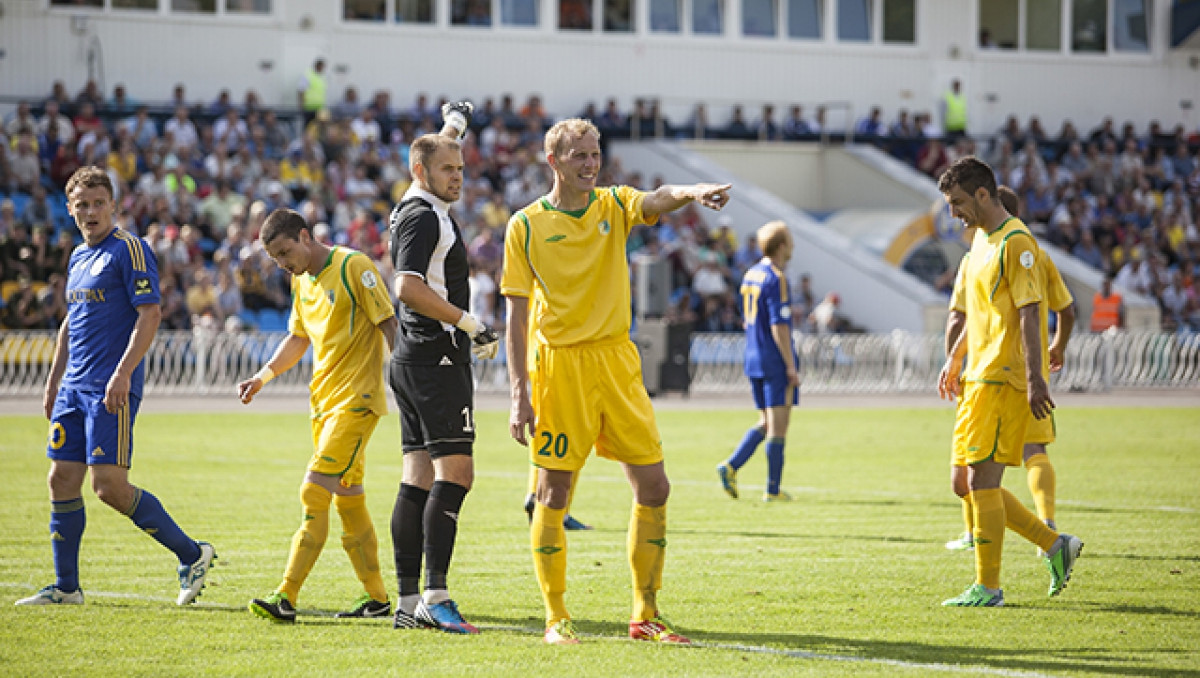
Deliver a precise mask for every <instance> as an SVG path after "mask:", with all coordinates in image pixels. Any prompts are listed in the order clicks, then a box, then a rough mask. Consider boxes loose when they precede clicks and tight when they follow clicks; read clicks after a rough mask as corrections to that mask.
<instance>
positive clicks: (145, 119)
mask: <svg viewBox="0 0 1200 678" xmlns="http://www.w3.org/2000/svg"><path fill="white" fill-rule="evenodd" d="M119 126H120V127H121V128H124V129H125V130H126V131H127V132H128V133H129V138H130V139H133V144H134V145H135V146H137V148H138V149H139V150H140V151H142V152H143V153H144V152H146V151H147V150H149V148H150V145H151V144H153V143H154V142H155V141H156V140H157V139H158V125H157V124H156V123H155V122H154V119H153V118H151V117H150V108H149V107H148V106H146V105H145V104H139V105H138V107H137V109H135V111H134V114H133V115H132V116H130V117H128V118H125V119H124V120H122V121H121V123H120V125H119Z"/></svg>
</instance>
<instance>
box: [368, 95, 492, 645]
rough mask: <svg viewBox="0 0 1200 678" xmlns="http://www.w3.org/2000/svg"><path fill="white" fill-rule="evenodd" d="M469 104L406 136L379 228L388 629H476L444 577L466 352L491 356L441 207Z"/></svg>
mask: <svg viewBox="0 0 1200 678" xmlns="http://www.w3.org/2000/svg"><path fill="white" fill-rule="evenodd" d="M472 109H473V107H472V105H471V104H470V102H466V101H461V102H454V103H449V104H446V105H445V106H443V107H442V118H443V120H444V123H445V124H444V126H443V128H442V131H441V132H440V133H439V134H426V135H424V136H422V137H419V138H418V139H416V140H414V141H413V142H412V145H411V147H410V149H409V168H410V169H411V171H412V176H413V184H412V186H411V187H410V188H409V189H408V191H407V192H406V193H405V194H404V197H403V198H402V199H401V201H400V204H399V205H397V206H396V207H395V209H393V210H392V215H391V219H390V223H389V230H390V231H391V242H390V247H391V257H392V263H393V265H394V268H395V271H396V280H395V292H396V296H397V298H399V300H400V314H399V315H400V331H399V334H398V336H397V337H396V345H395V351H394V352H393V353H392V362H391V374H390V382H391V387H392V392H393V393H394V394H395V396H396V403H397V405H398V406H399V409H400V424H401V431H402V433H401V448H402V450H403V452H404V476H403V480H402V481H401V483H400V491H399V493H398V495H397V496H396V505H395V508H394V509H393V510H392V549H393V551H394V553H395V557H396V577H397V578H398V579H399V582H400V601H399V603H400V604H399V605H398V606H397V607H396V616H395V621H394V626H395V628H422V627H429V628H437V629H441V630H442V631H446V632H448V633H478V632H479V630H478V629H477V628H475V627H474V626H472V625H471V624H470V623H468V622H467V621H466V620H465V619H463V616H462V614H461V613H460V612H459V610H458V606H457V605H456V604H455V602H454V600H453V599H452V598H451V597H450V594H449V591H448V589H447V583H446V576H447V573H448V571H449V569H450V558H451V556H452V554H453V551H454V541H455V537H456V536H457V532H458V514H459V509H460V508H461V507H462V504H463V499H464V498H465V497H466V496H467V492H468V491H469V490H470V489H471V483H472V481H473V480H474V475H475V470H474V462H473V460H472V458H471V453H472V448H473V446H474V443H475V387H474V380H473V378H472V375H471V356H472V355H474V356H475V358H476V359H481V360H486V359H489V358H493V357H495V355H496V351H497V348H498V347H499V338H498V337H497V335H496V332H495V331H493V330H492V329H491V328H490V327H488V326H487V325H485V324H483V323H482V322H480V321H479V320H478V319H476V318H475V317H474V316H472V315H471V314H470V313H468V312H467V308H468V307H469V302H470V289H469V286H468V282H467V280H468V277H469V267H468V263H467V248H466V245H465V243H464V242H463V238H462V233H461V232H460V231H459V228H458V224H457V223H456V222H455V221H454V218H453V217H451V216H450V211H449V210H450V205H451V204H453V203H454V202H455V201H457V200H458V198H459V196H460V194H461V192H462V186H463V156H462V149H461V147H460V146H459V141H458V140H459V139H460V138H461V137H462V136H463V135H464V134H466V132H467V128H468V125H469V124H470V121H471V112H472ZM422 557H423V558H424V567H425V587H424V590H423V591H422V589H421V588H420V580H421V566H422Z"/></svg>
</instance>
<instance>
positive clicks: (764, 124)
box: [754, 104, 782, 141]
mask: <svg viewBox="0 0 1200 678" xmlns="http://www.w3.org/2000/svg"><path fill="white" fill-rule="evenodd" d="M754 132H755V135H756V136H757V137H758V140H759V141H779V140H780V139H781V138H782V131H781V130H780V128H779V125H777V124H776V123H775V107H774V106H772V105H771V104H763V108H762V117H761V118H759V119H758V122H757V123H756V124H755V126H754Z"/></svg>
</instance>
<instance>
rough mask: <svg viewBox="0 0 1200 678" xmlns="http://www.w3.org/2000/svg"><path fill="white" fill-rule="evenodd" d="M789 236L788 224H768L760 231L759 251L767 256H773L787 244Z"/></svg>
mask: <svg viewBox="0 0 1200 678" xmlns="http://www.w3.org/2000/svg"><path fill="white" fill-rule="evenodd" d="M789 235H790V233H789V232H788V227H787V224H785V223H783V222H782V221H770V222H767V223H766V224H763V226H762V228H759V229H758V249H760V250H762V253H763V254H764V255H765V256H768V257H769V256H772V255H773V254H775V252H776V250H778V249H779V248H780V247H782V246H783V244H784V243H785V242H787V239H788V236H789Z"/></svg>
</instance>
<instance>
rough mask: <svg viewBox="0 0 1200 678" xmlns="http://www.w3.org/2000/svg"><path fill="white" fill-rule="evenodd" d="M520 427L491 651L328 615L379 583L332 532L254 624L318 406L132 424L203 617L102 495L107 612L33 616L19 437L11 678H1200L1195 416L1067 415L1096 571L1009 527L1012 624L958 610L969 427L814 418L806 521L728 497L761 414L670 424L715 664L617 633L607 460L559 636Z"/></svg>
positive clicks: (0, 541)
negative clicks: (318, 554)
mask: <svg viewBox="0 0 1200 678" xmlns="http://www.w3.org/2000/svg"><path fill="white" fill-rule="evenodd" d="M506 418H507V415H506V413H502V412H481V413H479V416H478V427H479V430H480V431H481V432H482V433H481V438H480V442H479V445H478V447H477V450H476V459H477V474H478V475H477V479H476V485H475V489H474V490H473V491H472V493H471V494H470V496H469V497H468V499H467V503H466V505H465V506H464V508H463V511H462V521H461V526H460V532H459V540H458V548H457V550H456V553H455V559H454V567H453V569H452V571H451V578H450V583H451V589H452V592H453V593H454V595H455V597H456V599H457V600H458V602H459V604H460V606H461V609H462V610H463V612H464V614H465V615H466V616H467V618H468V619H469V620H471V621H473V622H475V623H477V624H479V625H480V626H481V627H482V628H483V630H484V633H483V635H481V636H478V637H456V636H449V635H446V634H439V633H434V632H429V631H407V632H405V631H394V630H392V628H391V624H390V621H388V622H385V621H382V620H372V621H340V620H334V619H333V618H332V617H331V616H330V615H331V613H332V612H334V611H337V610H339V609H343V608H345V607H346V606H347V605H348V604H349V603H350V602H351V601H352V600H353V599H354V598H355V596H357V595H358V593H359V592H360V590H361V589H360V586H359V584H358V582H357V580H355V578H354V576H353V572H352V570H351V568H350V565H349V561H348V559H347V558H346V555H345V553H344V552H343V551H342V549H341V547H340V542H339V540H338V538H337V535H338V534H339V523H338V521H337V520H336V519H333V520H332V521H331V522H332V525H331V537H330V540H329V542H328V543H327V544H326V551H325V553H324V554H323V556H322V558H321V559H320V561H319V562H318V563H317V566H316V568H315V569H314V570H313V573H312V575H311V577H310V578H309V580H308V583H307V585H306V587H305V589H304V591H303V594H302V597H301V600H300V609H301V617H300V621H299V623H297V624H296V625H294V626H277V625H272V624H270V623H268V622H265V621H263V620H262V619H259V618H257V617H254V616H252V615H251V614H250V613H249V612H247V611H246V603H247V601H248V600H249V599H250V598H252V597H255V596H261V595H265V594H267V593H269V592H270V591H272V590H273V588H274V587H275V586H276V585H277V584H278V582H279V578H280V576H281V574H282V570H283V566H284V561H285V558H286V555H287V550H288V544H289V541H290V539H291V535H292V533H293V531H294V530H295V529H296V527H297V525H298V524H299V518H300V507H299V499H298V497H297V490H298V486H299V481H300V478H301V476H302V473H303V468H304V465H305V463H306V461H307V459H308V456H309V454H310V440H309V429H308V424H307V418H306V416H305V415H304V414H302V413H297V414H295V415H269V414H253V413H250V414H219V415H218V414H196V415H163V414H159V415H145V416H143V417H142V418H141V419H140V420H139V421H138V423H137V429H136V445H135V454H134V470H133V473H132V479H133V481H134V482H135V483H136V484H138V485H140V486H144V487H145V488H147V489H149V490H151V491H153V492H154V493H155V494H156V495H157V496H158V497H159V498H160V499H161V500H162V502H163V504H164V505H165V506H166V507H167V509H168V510H169V511H170V512H171V513H172V515H174V517H175V518H176V519H177V520H178V521H179V523H180V524H181V525H182V526H183V527H184V529H185V530H186V531H188V532H189V534H191V535H192V536H193V537H196V538H200V539H205V540H209V541H211V542H212V543H213V544H215V546H216V548H217V551H218V553H219V555H220V559H219V560H218V567H217V568H216V569H215V570H214V571H213V574H212V575H211V578H210V583H209V586H208V588H207V589H206V590H205V592H204V595H203V596H202V597H201V598H200V601H199V604H198V605H196V606H194V607H191V608H187V609H180V608H177V607H175V605H174V598H175V594H176V592H177V582H176V580H175V577H174V570H175V562H174V560H173V558H172V557H171V555H170V554H168V553H166V552H165V551H164V550H163V549H161V548H160V547H159V546H158V545H157V544H156V543H155V542H154V541H153V540H151V539H150V538H148V537H146V536H144V535H142V534H139V533H138V531H137V530H136V529H135V528H134V527H133V526H132V525H131V524H130V523H129V521H128V520H127V519H126V518H124V517H122V516H120V515H118V514H116V513H115V512H113V511H111V510H109V509H107V508H106V507H104V506H103V505H102V504H101V503H100V502H99V501H98V500H97V499H96V498H95V496H94V495H93V494H92V493H91V491H90V490H85V492H84V496H85V500H86V501H87V507H88V528H87V532H86V534H85V536H84V542H83V552H82V562H81V578H82V583H83V587H84V590H85V592H86V594H87V596H88V597H87V605H85V606H83V607H65V608H33V607H21V608H18V607H14V606H13V605H12V604H11V601H12V600H15V599H17V598H19V597H23V596H26V595H29V594H31V593H32V592H34V591H35V590H36V589H37V588H39V587H41V586H43V585H45V584H47V583H50V582H52V581H53V567H52V561H51V556H50V548H49V543H48V539H47V535H46V522H47V514H48V511H47V509H48V508H49V507H48V504H47V496H46V488H45V483H44V478H45V473H46V470H47V468H48V462H47V460H46V459H45V457H44V455H43V452H42V449H43V447H44V436H45V430H46V426H45V422H44V420H41V419H40V418H36V417H0V431H2V434H0V459H3V473H0V496H2V497H3V498H4V501H3V502H0V599H2V600H0V674H3V675H14V676H39V675H85V674H86V675H113V676H135V675H187V674H195V675H210V676H227V675H335V674H342V673H344V674H347V675H401V674H403V675H455V676H457V675H481V676H482V675H520V676H534V675H543V676H568V675H594V676H618V675H630V676H700V675H706V676H731V675H756V676H774V675H780V676H782V675H787V676H792V675H830V674H852V675H881V676H882V675H895V674H897V673H900V674H906V675H925V674H929V673H931V672H933V671H935V670H946V669H947V668H948V669H949V670H951V671H952V672H961V673H971V674H973V673H977V672H993V673H995V672H999V673H1001V674H1003V675H1027V674H1067V675H1107V676H1143V675H1162V676H1200V499H1198V498H1197V495H1196V488H1197V481H1198V480H1200V411H1197V410H1196V409H1150V408H1141V409H1080V410H1074V411H1071V410H1067V411H1063V412H1061V413H1060V414H1059V417H1058V418H1059V432H1060V442H1059V443H1058V444H1056V445H1054V446H1053V447H1052V448H1051V458H1052V459H1053V460H1054V462H1055V465H1056V467H1057V471H1058V496H1059V499H1060V503H1059V511H1058V523H1059V525H1060V526H1062V527H1063V528H1064V529H1065V530H1068V531H1071V532H1073V533H1075V534H1078V535H1079V536H1080V537H1082V538H1083V540H1084V541H1085V542H1086V547H1085V548H1084V551H1083V557H1082V558H1081V560H1080V563H1079V567H1078V569H1077V570H1076V574H1075V577H1074V578H1073V580H1072V582H1071V584H1070V586H1069V587H1068V588H1067V590H1066V591H1065V592H1064V593H1063V594H1062V595H1061V596H1060V597H1058V598H1055V599H1052V600H1050V599H1047V598H1046V587H1047V584H1048V575H1047V574H1046V572H1045V569H1044V567H1043V565H1042V563H1041V562H1040V561H1039V560H1037V559H1036V558H1035V557H1034V547H1033V546H1031V545H1029V544H1027V543H1025V542H1024V541H1022V540H1021V539H1020V538H1019V537H1017V536H1016V535H1015V534H1013V533H1011V532H1010V533H1009V535H1008V537H1007V539H1006V542H1005V543H1006V546H1007V547H1008V548H1006V552H1005V559H1004V572H1003V576H1004V590H1005V596H1006V600H1007V602H1008V607H1006V608H1004V609H987V610H980V609H966V610H963V609H945V608H942V607H941V606H940V603H941V601H942V600H943V599H945V598H948V597H951V596H953V595H955V594H957V593H959V592H960V591H961V590H962V589H963V588H964V587H965V586H966V585H967V584H969V583H970V582H971V580H972V576H973V571H972V561H971V557H970V556H969V555H967V554H956V553H950V552H948V551H946V550H945V549H943V548H942V543H943V542H944V541H946V540H947V539H948V538H950V537H952V536H954V535H956V534H958V533H959V532H961V530H962V526H961V524H960V511H959V504H958V501H957V499H955V498H954V497H953V496H952V495H951V493H950V489H949V482H948V479H949V473H948V468H947V465H948V443H947V441H948V438H949V433H950V427H951V423H952V422H951V419H952V414H951V412H950V410H949V409H915V410H874V409H872V410H810V409H804V408H801V409H799V410H796V412H795V415H794V417H793V419H792V422H793V423H792V430H791V432H790V434H789V437H788V441H789V442H788V449H787V455H788V465H787V469H786V473H785V482H784V487H785V489H788V490H789V491H790V492H791V493H792V494H793V495H794V496H795V497H796V501H795V502H793V503H790V504H771V505H764V504H762V503H761V502H760V501H759V500H758V499H759V496H760V494H761V492H762V483H763V481H764V477H765V461H764V459H763V457H762V452H761V450H760V453H759V456H757V457H756V458H755V459H754V460H753V461H752V462H751V463H750V464H749V465H748V466H747V467H746V468H745V469H743V471H742V473H741V484H742V499H741V500H739V501H736V502H735V501H732V500H730V499H728V498H726V497H725V495H724V494H723V493H722V492H721V490H720V488H719V485H718V483H717V480H716V476H715V474H714V472H713V467H714V466H715V464H716V463H717V462H718V461H720V460H721V459H723V458H724V457H725V456H726V455H727V454H728V452H729V450H730V449H731V448H732V446H733V445H734V444H735V443H736V442H737V441H738V440H739V439H740V438H741V435H742V433H743V431H744V430H745V428H746V427H747V426H748V425H749V424H750V423H751V422H752V421H753V414H752V413H751V412H749V411H686V410H676V411H665V412H662V413H660V416H659V422H660V426H661V428H662V433H663V439H664V441H665V447H666V452H667V467H668V472H669V474H670V476H671V478H672V480H673V491H672V497H671V502H670V505H669V507H670V508H669V511H670V530H669V539H670V546H669V548H668V553H667V567H666V573H665V577H664V580H665V581H664V589H663V592H662V594H661V596H660V602H661V604H662V605H663V607H664V610H665V612H666V613H667V614H668V616H669V617H670V618H671V619H672V620H673V621H674V622H675V623H676V625H677V626H678V628H679V629H680V630H682V631H684V632H685V633H687V634H689V635H690V636H691V637H692V638H694V639H695V640H697V641H699V642H700V643H702V644H703V647H700V648H695V649H683V648H672V647H657V646H653V645H650V644H645V643H634V642H632V641H627V640H624V639H623V636H624V632H625V621H626V619H627V615H628V612H629V603H630V601H629V573H628V566H627V564H626V557H625V527H626V525H627V522H628V514H629V504H630V492H629V489H628V486H627V485H626V484H625V481H624V479H623V476H622V474H621V472H620V469H619V468H618V467H617V466H616V465H615V464H613V463H611V462H608V461H606V460H602V459H596V458H593V459H592V461H591V462H590V463H589V465H588V467H587V468H586V469H585V470H584V472H583V479H582V482H581V485H580V488H579V490H578V492H577V495H576V504H575V513H576V515H578V516H579V517H581V518H583V519H585V520H586V521H587V522H589V523H592V524H593V525H595V526H596V529H595V530H594V531H592V532H588V533H572V534H571V535H570V538H569V541H570V568H569V571H568V581H569V590H568V604H569V606H570V609H571V610H572V613H573V615H574V616H575V617H576V619H577V622H578V626H579V628H580V629H581V631H582V632H584V633H585V634H586V635H587V638H586V642H585V643H584V644H582V645H580V646H578V647H574V648H553V647H546V646H544V645H543V644H542V643H541V638H540V630H541V625H542V619H541V615H542V607H541V601H540V597H539V595H538V591H537V587H536V584H535V581H534V577H533V573H532V567H531V562H530V558H529V555H528V532H527V529H526V523H525V515H524V513H522V512H521V501H522V497H523V496H524V493H525V483H526V471H527V469H528V465H527V461H526V455H525V453H524V451H523V450H521V449H520V448H518V447H517V446H516V444H515V443H513V442H511V441H510V440H509V439H508V438H507V434H506V428H507V427H506V423H505V422H506ZM398 448H399V444H398V426H397V423H396V417H395V414H392V415H390V416H389V417H388V418H387V419H386V420H385V421H384V422H382V423H381V424H380V426H379V429H378V430H377V431H376V433H375V436H374V439H373V440H372V442H371V444H370V447H369V450H368V455H369V456H368V473H367V492H368V501H369V507H370V510H371V512H372V517H373V519H374V522H375V525H376V529H377V530H378V532H379V541H380V556H381V557H380V560H381V561H382V562H383V569H384V575H385V581H386V582H387V583H388V585H389V588H393V589H394V586H395V583H394V581H395V580H394V578H393V568H392V558H391V538H390V534H389V532H388V520H389V516H390V513H391V506H392V500H393V497H394V494H395V489H396V486H397V484H398V482H399V478H400V453H399V450H398ZM1006 486H1007V487H1008V488H1009V489H1011V490H1012V491H1013V492H1015V493H1016V494H1017V495H1018V496H1019V497H1021V498H1022V499H1023V500H1024V501H1026V502H1029V493H1028V491H1027V489H1026V488H1025V473H1024V471H1023V470H1021V469H1013V470H1011V471H1010V472H1009V474H1008V478H1007V479H1006ZM762 649H767V650H769V651H762ZM856 660H857V661H856ZM931 665H933V666H931Z"/></svg>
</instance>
